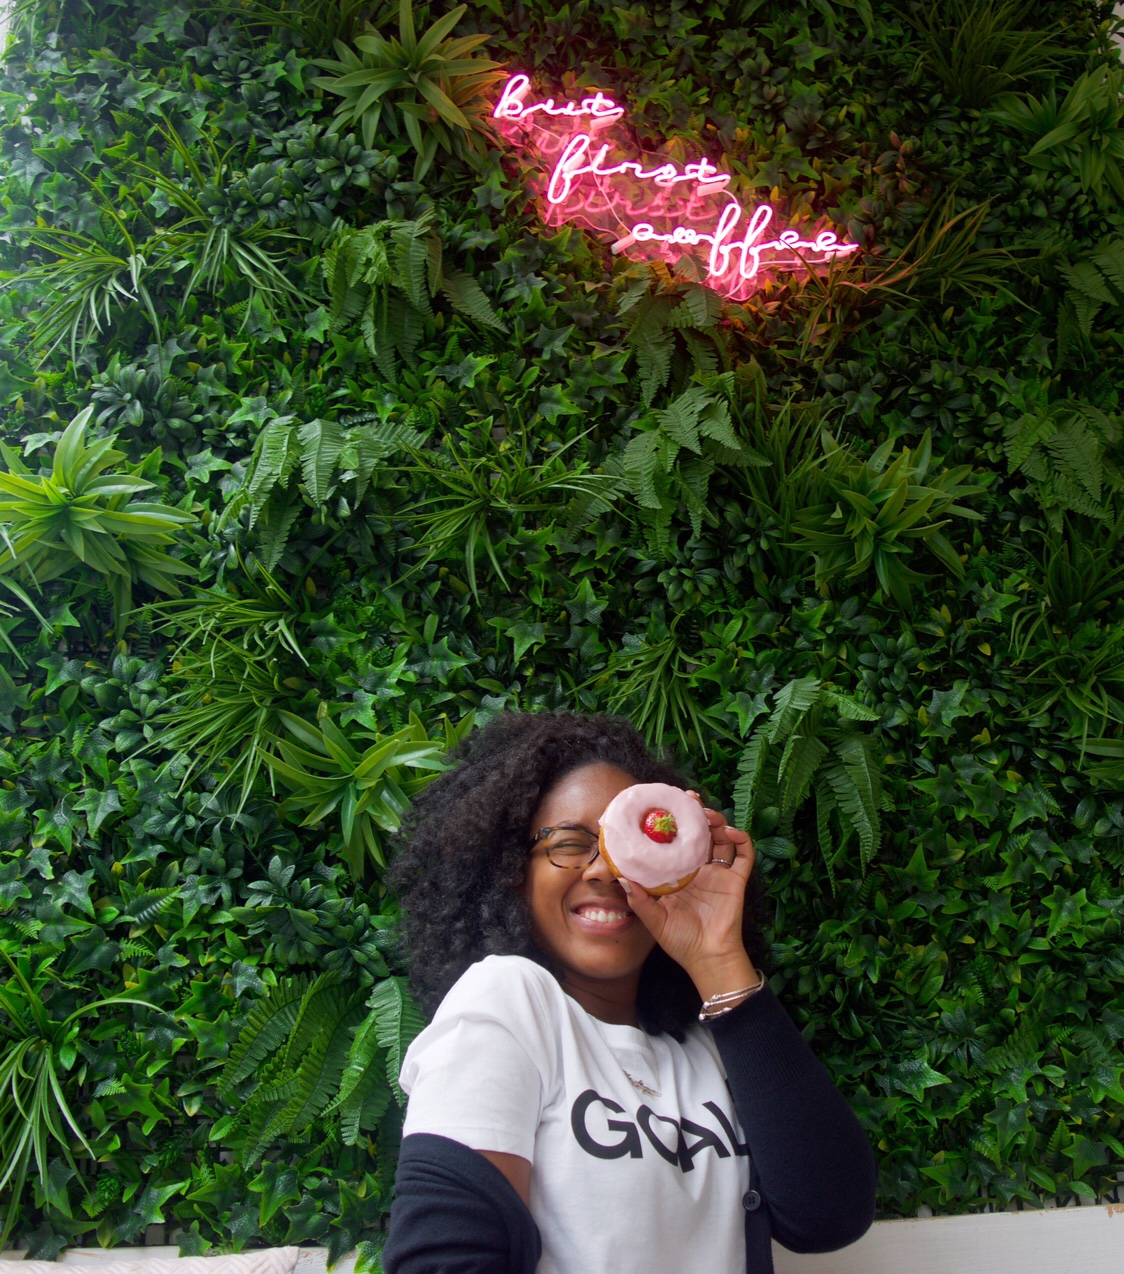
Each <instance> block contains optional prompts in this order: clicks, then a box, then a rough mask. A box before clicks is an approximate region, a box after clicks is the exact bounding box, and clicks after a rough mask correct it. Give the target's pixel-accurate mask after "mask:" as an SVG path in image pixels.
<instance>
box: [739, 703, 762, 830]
mask: <svg viewBox="0 0 1124 1274" xmlns="http://www.w3.org/2000/svg"><path fill="white" fill-rule="evenodd" d="M767 754H768V742H767V739H766V737H765V728H764V727H763V726H758V728H757V729H756V730H754V732H753V734H752V735H751V736H750V740H749V742H748V743H747V744H746V746H745V750H744V751H743V752H742V754H741V759H740V760H739V761H738V778H737V782H736V783H735V784H734V822H735V823H736V824H737V825H738V826H739V827H748V826H749V823H750V819H751V817H752V815H753V805H754V797H755V796H756V795H757V790H758V788H759V786H760V782H761V771H762V769H763V768H764V765H765V758H766V755H767Z"/></svg>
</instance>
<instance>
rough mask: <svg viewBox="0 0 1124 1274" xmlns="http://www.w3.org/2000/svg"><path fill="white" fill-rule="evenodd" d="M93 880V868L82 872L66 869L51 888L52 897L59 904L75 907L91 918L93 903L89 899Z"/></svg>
mask: <svg viewBox="0 0 1124 1274" xmlns="http://www.w3.org/2000/svg"><path fill="white" fill-rule="evenodd" d="M93 880H94V869H93V868H92V867H91V868H90V870H89V871H84V872H82V874H81V875H79V874H78V872H76V871H68V872H67V873H66V875H65V876H64V877H63V878H62V880H60V881H58V882H57V883H56V885H55V886H54V888H53V890H52V897H53V899H54V901H55V902H57V903H58V904H59V905H60V906H63V907H65V906H71V907H77V908H78V910H79V911H84V912H85V913H86V915H88V916H90V917H91V918H93V915H94V904H93V903H92V902H91V901H90V886H91V884H93Z"/></svg>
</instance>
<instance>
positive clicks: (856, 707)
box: [823, 690, 881, 721]
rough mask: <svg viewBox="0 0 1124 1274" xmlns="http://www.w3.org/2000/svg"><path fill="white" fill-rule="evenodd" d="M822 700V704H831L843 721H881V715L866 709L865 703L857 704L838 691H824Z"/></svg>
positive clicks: (848, 696)
mask: <svg viewBox="0 0 1124 1274" xmlns="http://www.w3.org/2000/svg"><path fill="white" fill-rule="evenodd" d="M823 698H824V702H825V703H829V704H831V706H832V707H833V708H834V709H835V710H836V712H838V713H839V716H840V717H841V719H842V720H844V721H878V720H880V719H881V714H880V713H878V712H875V711H874V709H873V708H868V707H867V706H866V704H865V703H859V701H858V700H857V699H852V698H851V696H850V695H845V694H842V693H841V692H840V691H838V690H825V691H824V692H823Z"/></svg>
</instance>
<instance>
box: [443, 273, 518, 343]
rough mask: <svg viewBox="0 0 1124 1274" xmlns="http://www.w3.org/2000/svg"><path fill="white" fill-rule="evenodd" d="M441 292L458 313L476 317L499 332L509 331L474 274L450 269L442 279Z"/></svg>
mask: <svg viewBox="0 0 1124 1274" xmlns="http://www.w3.org/2000/svg"><path fill="white" fill-rule="evenodd" d="M441 292H442V295H443V296H444V297H445V299H446V300H447V301H448V302H449V304H450V305H451V306H452V307H453V309H454V310H456V311H457V312H458V313H460V314H464V315H465V316H466V317H467V318H470V319H475V320H476V322H477V323H480V324H482V325H483V326H484V327H493V328H495V329H496V331H497V332H506V331H507V328H506V326H505V325H504V323H503V321H502V320H501V319H500V316H499V315H498V314H497V313H496V312H495V310H494V309H493V308H492V303H491V301H489V300H488V298H487V296H485V294H484V289H483V288H482V287H481V286H480V284H479V283H477V282H476V280H475V279H474V278H473V277H472V275H470V274H465V273H464V272H463V271H461V270H450V271H448V273H446V275H445V276H444V278H443V279H442V280H441Z"/></svg>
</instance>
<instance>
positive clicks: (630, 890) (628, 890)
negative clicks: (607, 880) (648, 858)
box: [617, 876, 632, 894]
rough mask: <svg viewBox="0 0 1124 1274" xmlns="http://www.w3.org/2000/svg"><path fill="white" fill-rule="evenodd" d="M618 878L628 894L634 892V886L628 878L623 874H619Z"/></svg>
mask: <svg viewBox="0 0 1124 1274" xmlns="http://www.w3.org/2000/svg"><path fill="white" fill-rule="evenodd" d="M617 879H618V880H619V881H620V882H621V888H622V889H623V890H624V891H625V893H626V894H630V893H632V886H631V885H630V884H629V883H628V881H627V880H625V878H624V877H623V876H618V877H617Z"/></svg>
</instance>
